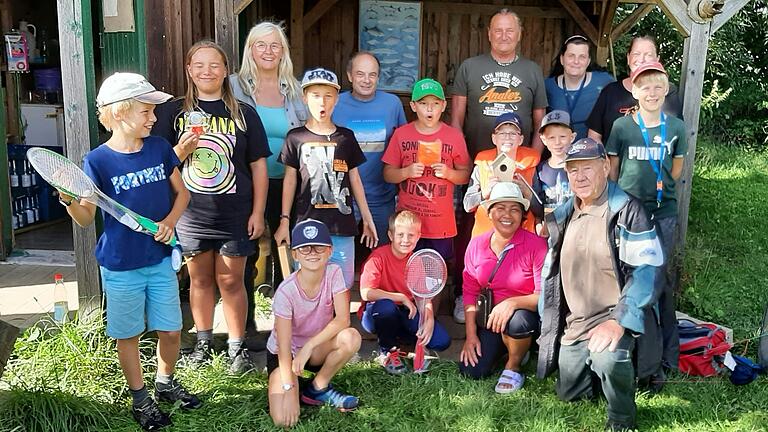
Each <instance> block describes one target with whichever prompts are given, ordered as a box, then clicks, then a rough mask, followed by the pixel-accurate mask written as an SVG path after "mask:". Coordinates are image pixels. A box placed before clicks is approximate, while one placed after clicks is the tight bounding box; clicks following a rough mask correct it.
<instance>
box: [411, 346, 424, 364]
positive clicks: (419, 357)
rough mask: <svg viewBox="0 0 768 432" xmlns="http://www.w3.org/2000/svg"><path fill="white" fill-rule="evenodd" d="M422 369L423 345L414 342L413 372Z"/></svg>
mask: <svg viewBox="0 0 768 432" xmlns="http://www.w3.org/2000/svg"><path fill="white" fill-rule="evenodd" d="M423 367H424V345H422V344H420V343H419V342H418V341H417V342H416V353H415V354H414V356H413V370H420V369H421V368H423Z"/></svg>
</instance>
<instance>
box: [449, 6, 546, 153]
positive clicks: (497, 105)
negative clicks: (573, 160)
mask: <svg viewBox="0 0 768 432" xmlns="http://www.w3.org/2000/svg"><path fill="white" fill-rule="evenodd" d="M522 32H523V27H522V22H521V20H520V17H519V16H517V14H515V13H514V12H512V11H510V10H509V9H506V8H504V9H501V10H500V11H499V12H496V14H494V15H493V16H492V17H491V21H490V24H489V26H488V40H489V41H490V43H491V52H490V53H489V54H481V55H479V56H476V57H472V58H468V59H466V60H464V62H463V63H462V64H461V66H460V67H459V70H458V71H457V72H456V78H455V79H454V83H453V100H452V102H451V125H452V126H453V127H456V128H459V129H463V130H464V135H465V136H466V139H467V145H468V148H469V154H470V156H471V157H472V158H474V157H475V155H476V154H477V153H478V152H479V151H481V150H485V149H489V148H492V147H493V144H492V143H491V141H490V139H489V137H490V136H491V132H492V131H493V126H494V120H495V119H496V117H497V116H499V115H500V114H503V113H505V112H510V111H512V112H516V113H517V115H519V116H520V117H521V118H522V120H523V136H524V139H525V141H524V142H523V144H524V145H529V146H531V147H533V148H534V149H535V150H537V151H538V152H539V153H541V151H542V149H543V148H544V147H543V145H542V143H541V139H540V138H539V136H538V134H533V136H531V131H532V130H533V129H534V128H533V127H532V125H539V124H541V119H542V118H543V117H544V112H545V110H546V108H547V92H546V89H545V87H544V76H543V75H542V73H541V68H540V67H539V65H537V64H536V63H534V62H532V61H530V60H528V59H527V58H524V57H522V56H521V55H520V54H518V52H517V48H518V45H519V44H520V39H521V37H522Z"/></svg>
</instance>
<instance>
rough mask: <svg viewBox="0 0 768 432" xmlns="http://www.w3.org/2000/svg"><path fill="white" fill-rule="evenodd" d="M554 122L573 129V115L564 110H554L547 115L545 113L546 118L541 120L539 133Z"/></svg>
mask: <svg viewBox="0 0 768 432" xmlns="http://www.w3.org/2000/svg"><path fill="white" fill-rule="evenodd" d="M553 124H557V125H563V126H565V127H567V128H568V129H571V130H573V128H572V127H571V115H570V114H568V113H567V112H565V111H563V110H554V111H552V112H550V113H548V114H547V115H545V116H544V118H543V119H542V120H541V126H540V127H539V133H541V132H542V131H543V130H544V128H545V127H547V126H549V125H553Z"/></svg>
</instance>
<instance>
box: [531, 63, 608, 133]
mask: <svg viewBox="0 0 768 432" xmlns="http://www.w3.org/2000/svg"><path fill="white" fill-rule="evenodd" d="M556 80H557V77H549V78H547V79H546V80H544V86H545V87H546V89H547V100H548V101H549V109H548V111H553V110H563V111H565V112H567V113H569V114H570V115H571V128H573V131H574V132H576V139H582V138H586V137H587V129H588V128H587V118H588V117H589V114H590V113H591V112H592V107H594V106H595V102H597V97H598V96H600V92H601V91H602V90H603V88H604V87H605V86H606V85H608V84H610V83H612V82H613V81H614V79H613V77H612V76H611V74H609V73H607V72H598V71H594V72H592V79H590V80H589V83H588V84H586V85H585V86H584V88H583V89H581V92H579V90H578V89H577V90H565V89H563V88H561V87H559V86H558V85H557V81H556ZM569 104H570V106H572V107H573V110H571V109H570V106H569Z"/></svg>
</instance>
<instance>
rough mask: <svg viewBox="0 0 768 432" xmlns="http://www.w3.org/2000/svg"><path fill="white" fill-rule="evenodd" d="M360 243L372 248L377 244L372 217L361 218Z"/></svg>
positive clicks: (377, 237) (377, 239) (377, 238)
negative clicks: (361, 232) (361, 233)
mask: <svg viewBox="0 0 768 432" xmlns="http://www.w3.org/2000/svg"><path fill="white" fill-rule="evenodd" d="M360 243H361V244H364V245H365V247H367V248H368V249H373V248H374V247H376V245H377V244H379V236H378V234H377V233H376V225H375V224H374V223H373V217H371V216H368V217H364V218H363V235H361V236H360Z"/></svg>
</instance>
